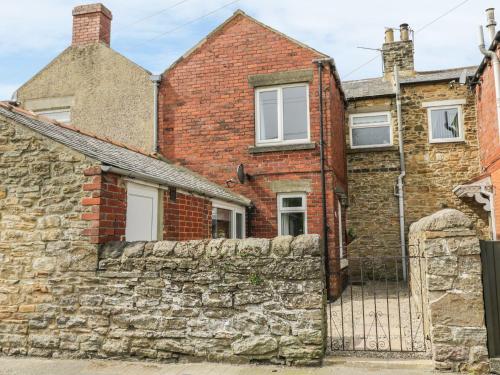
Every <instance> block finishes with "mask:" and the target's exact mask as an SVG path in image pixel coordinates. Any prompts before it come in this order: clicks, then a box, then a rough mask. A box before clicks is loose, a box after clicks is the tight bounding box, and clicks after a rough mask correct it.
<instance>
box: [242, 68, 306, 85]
mask: <svg viewBox="0 0 500 375" xmlns="http://www.w3.org/2000/svg"><path fill="white" fill-rule="evenodd" d="M313 76H314V73H313V70H312V69H304V70H293V71H286V72H276V73H268V74H255V75H251V76H248V83H249V84H250V86H252V87H263V86H273V85H284V84H287V83H300V82H311V81H312V80H313Z"/></svg>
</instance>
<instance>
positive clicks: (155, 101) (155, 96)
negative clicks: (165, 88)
mask: <svg viewBox="0 0 500 375" xmlns="http://www.w3.org/2000/svg"><path fill="white" fill-rule="evenodd" d="M149 79H150V80H151V81H152V82H153V153H157V152H158V88H159V86H160V82H161V75H155V74H152V75H151V76H150V77H149Z"/></svg>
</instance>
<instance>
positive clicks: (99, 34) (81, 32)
mask: <svg viewBox="0 0 500 375" xmlns="http://www.w3.org/2000/svg"><path fill="white" fill-rule="evenodd" d="M111 20H112V15H111V12H110V11H109V10H108V9H107V8H106V7H105V6H104V5H102V4H89V5H82V6H77V7H75V8H74V9H73V37H72V43H71V45H70V46H69V47H68V48H66V49H65V50H64V51H63V52H62V53H61V54H59V55H58V56H57V57H56V58H54V60H52V61H51V62H50V63H49V64H48V65H47V66H45V67H44V68H43V69H42V70H40V71H39V72H38V73H37V74H35V76H33V77H32V78H31V79H30V80H28V81H27V82H26V83H25V84H23V85H22V86H21V87H20V88H19V89H18V90H17V91H16V93H15V98H14V99H15V100H16V101H17V102H19V103H20V105H21V106H23V107H24V108H26V109H29V110H32V111H34V112H37V113H40V114H43V115H44V116H47V117H50V118H53V119H55V120H58V121H61V122H64V123H71V124H72V125H73V126H76V127H77V128H78V129H82V130H86V131H89V132H91V133H94V134H99V135H100V136H103V137H108V138H110V139H113V140H115V141H118V142H122V143H125V144H127V145H130V146H132V147H136V148H139V149H141V150H143V151H145V152H147V153H149V152H154V151H156V150H155V148H154V143H155V141H154V138H155V129H154V92H155V87H156V82H154V81H152V79H156V78H155V76H153V77H152V76H151V73H150V72H148V71H147V70H145V69H143V68H142V67H140V66H138V65H137V64H135V63H134V62H132V61H130V60H129V59H127V58H126V57H124V56H122V55H121V54H119V53H117V52H116V51H114V50H113V49H112V48H111V47H110V41H111ZM124 103H126V105H125V104H124Z"/></svg>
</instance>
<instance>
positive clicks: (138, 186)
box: [125, 181, 159, 241]
mask: <svg viewBox="0 0 500 375" xmlns="http://www.w3.org/2000/svg"><path fill="white" fill-rule="evenodd" d="M148 193H149V194H148ZM151 193H152V194H151ZM130 195H143V196H145V197H148V198H149V197H152V199H153V212H152V217H151V241H157V240H158V215H159V210H158V200H159V189H158V188H157V187H154V186H151V185H149V184H145V183H137V182H130V181H128V182H127V211H126V217H125V239H126V241H129V239H130V236H131V233H130V231H131V225H130V222H129V217H130V215H131V214H133V213H131V212H129V205H128V201H129V199H130ZM134 241H135V240H134ZM137 241H148V239H142V240H137Z"/></svg>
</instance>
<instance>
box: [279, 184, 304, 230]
mask: <svg viewBox="0 0 500 375" xmlns="http://www.w3.org/2000/svg"><path fill="white" fill-rule="evenodd" d="M306 200H307V196H306V193H281V194H278V235H279V236H288V235H290V236H298V235H301V234H307V201H306Z"/></svg>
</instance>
